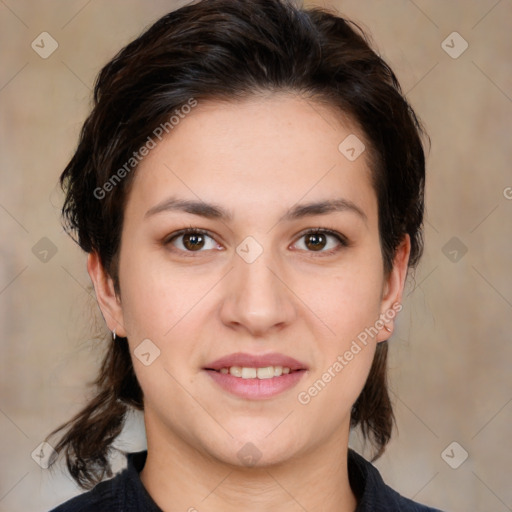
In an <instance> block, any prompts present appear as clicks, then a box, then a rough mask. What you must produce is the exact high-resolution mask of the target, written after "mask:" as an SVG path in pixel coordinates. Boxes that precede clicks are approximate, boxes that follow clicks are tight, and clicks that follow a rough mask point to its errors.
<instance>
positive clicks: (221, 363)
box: [204, 352, 308, 371]
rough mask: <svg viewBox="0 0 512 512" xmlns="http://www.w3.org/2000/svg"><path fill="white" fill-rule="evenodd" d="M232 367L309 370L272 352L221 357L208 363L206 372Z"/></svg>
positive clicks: (305, 366) (237, 353) (242, 353)
mask: <svg viewBox="0 0 512 512" xmlns="http://www.w3.org/2000/svg"><path fill="white" fill-rule="evenodd" d="M231 366H241V367H246V368H264V367H266V366H285V367H288V368H290V370H307V369H308V368H307V365H305V364H304V363H301V362H300V361H297V359H294V358H293V357H289V356H286V355H284V354H279V353H277V352H271V353H269V354H260V355H252V354H247V353H245V352H236V353H234V354H229V355H227V356H224V357H221V358H219V359H216V360H215V361H212V362H211V363H208V364H207V365H206V366H205V367H204V369H205V370H217V371H218V370H220V369H221V368H230V367H231Z"/></svg>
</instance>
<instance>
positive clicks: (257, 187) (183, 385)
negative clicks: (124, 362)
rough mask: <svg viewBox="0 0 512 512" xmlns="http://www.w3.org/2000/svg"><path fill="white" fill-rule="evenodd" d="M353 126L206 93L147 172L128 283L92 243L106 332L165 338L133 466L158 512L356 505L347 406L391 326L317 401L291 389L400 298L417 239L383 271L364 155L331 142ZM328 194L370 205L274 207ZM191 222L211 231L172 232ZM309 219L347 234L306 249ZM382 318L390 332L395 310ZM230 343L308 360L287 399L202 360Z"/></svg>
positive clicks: (280, 105) (132, 233)
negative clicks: (243, 387)
mask: <svg viewBox="0 0 512 512" xmlns="http://www.w3.org/2000/svg"><path fill="white" fill-rule="evenodd" d="M313 107H314V108H313ZM351 133H355V134H356V135H358V137H359V138H360V139H362V140H364V137H363V135H362V134H361V133H359V132H358V131H357V130H356V129H354V128H353V127H352V126H351V123H349V122H348V121H347V120H346V119H342V118H341V116H340V115H339V113H336V112H335V111H334V110H331V109H329V108H328V107H326V106H322V105H320V104H317V103H313V102H312V101H311V100H308V101H306V100H304V99H301V98H300V97H298V96H296V95H292V94H283V93H281V94H272V95H268V96H266V97H262V96H259V97H254V98H251V99H246V100H243V101H241V102H239V103H226V102H222V103H221V102H204V103H200V104H199V105H198V106H197V107H196V108H195V109H194V110H193V111H192V113H190V114H189V115H188V116H187V117H186V118H185V119H184V120H183V121H181V122H180V124H179V125H178V126H176V127H175V128H174V130H173V131H172V132H171V133H170V134H169V136H168V137H167V138H166V139H164V140H163V141H162V142H161V143H159V145H158V146H157V147H156V148H155V149H153V150H152V151H151V152H150V154H149V155H148V156H147V157H146V158H145V160H144V161H143V162H142V163H141V164H140V166H139V168H138V169H137V173H136V175H135V177H134V182H133V188H132V190H131V192H130V195H129V198H128V202H127V205H126V210H125V213H124V226H123V232H122V241H121V249H120V262H119V283H120V295H119V296H118V295H116V294H115V291H114V285H113V280H112V278H111V277H110V276H109V275H108V274H107V273H106V272H105V269H104V268H103V267H102V266H101V263H100V261H99V258H98V256H97V254H94V253H92V254H90V255H89V259H88V270H89V274H90V276H91V279H92V281H93V283H94V286H95V290H96V295H97V298H98V302H99V304H100V307H101V310H102V312H103V316H104V318H105V320H106V322H107V324H108V326H109V328H110V329H111V330H113V329H116V332H117V334H118V335H119V336H127V337H128V340H129V344H130V349H131V351H132V354H133V351H134V350H135V349H136V348H137V346H138V345H139V344H140V343H141V342H142V340H144V339H150V340H151V342H152V343H154V345H155V346H157V347H158V349H159V350H160V355H159V357H157V358H156V359H155V360H154V361H153V362H152V363H151V364H150V365H149V366H145V365H144V364H142V363H141V361H139V360H138V359H137V358H136V357H133V363H134V368H135V372H136V374H137V378H138V380H139V382H140V385H141V387H142V389H143V392H144V397H145V401H144V404H145V411H144V416H145V424H146V431H147V441H148V458H147V462H146V465H145V467H144V469H143V471H142V473H141V478H142V481H143V483H144V485H145V487H146V489H147V490H148V492H149V493H150V494H151V496H152V497H153V499H154V500H155V501H156V502H157V504H158V505H159V506H160V507H161V508H162V509H163V510H166V511H171V510H194V508H191V507H195V509H197V510H200V511H211V512H214V511H223V512H226V511H228V512H229V511H232V510H233V511H234V510H237V511H238V510H247V511H263V510H280V511H284V512H288V511H299V510H304V509H306V510H322V511H326V512H331V511H332V512H334V511H337V512H339V511H353V510H355V508H356V499H355V496H354V495H353V493H352V491H351V489H350V485H349V481H348V474H347V463H346V459H347V449H348V448H347V447H348V435H349V422H350V410H351V407H352V405H353V403H354V402H355V400H356V399H357V397H358V395H359V393H360V392H361V390H362V388H363V386H364V383H365V380H366V378H367V375H368V372H369V370H370V366H371V362H372V358H373V355H374V351H375V347H376V345H377V343H379V342H382V341H384V340H387V339H388V338H389V337H390V333H389V332H388V331H386V330H385V329H384V328H382V329H380V330H379V332H378V334H377V335H376V336H375V337H374V338H371V339H370V340H369V342H368V344H367V346H366V347H364V348H363V349H362V350H361V351H360V352H359V353H358V354H357V355H356V356H355V357H354V358H353V360H352V361H350V363H349V364H348V365H347V366H346V367H344V368H343V370H342V371H341V372H339V373H338V374H336V377H335V378H333V379H332V380H331V382H329V383H328V384H327V385H326V386H325V388H324V389H323V390H322V391H321V392H320V393H318V395H317V396H315V397H314V398H312V400H311V401H310V402H309V403H308V404H307V405H303V404H301V403H299V401H298V399H297V395H298V393H299V392H300V391H304V390H307V389H308V388H309V387H310V386H311V385H312V384H313V383H314V382H315V381H316V380H317V379H319V378H320V377H321V375H322V374H323V373H324V372H325V371H326V370H327V369H328V368H329V367H331V366H332V365H333V363H334V362H335V361H336V358H337V356H338V355H340V354H343V353H344V352H345V351H346V350H347V349H349V348H350V345H351V343H352V341H353V340H354V339H355V338H356V337H357V335H358V334H359V333H360V332H362V331H363V330H364V329H365V328H367V327H370V326H373V325H374V324H375V321H376V320H377V319H378V318H379V315H381V314H383V313H385V312H386V311H388V310H390V309H391V308H392V305H393V304H395V303H397V302H400V300H401V296H402V291H403V287H404V281H405V278H406V274H407V262H408V258H409V252H410V242H409V238H408V236H405V237H404V240H403V243H402V244H401V245H400V247H399V248H398V250H397V252H396V257H395V260H394V266H393V269H392V271H391V272H390V273H389V274H387V275H386V274H385V273H384V269H383V259H382V254H381V248H380V242H379V232H378V216H377V198H376V194H375V191H374V190H373V188H372V185H371V182H370V170H369V167H368V163H367V159H366V156H367V155H366V153H363V155H362V156H360V157H359V158H357V159H356V160H355V161H353V162H351V161H349V160H348V159H347V158H346V157H345V156H344V155H343V154H341V153H340V152H339V151H338V145H339V144H340V142H341V141H343V140H344V139H345V137H347V136H348V135H349V134H351ZM170 196H174V197H179V198H182V199H190V200H198V199H200V200H202V201H205V202H207V203H215V204H217V205H220V206H222V207H223V208H225V209H226V210H228V211H230V212H231V213H232V216H233V218H232V219H231V220H219V219H210V218H205V217H202V216H198V215H194V214H191V213H186V212H182V211H162V212H160V213H156V214H154V215H148V216H146V212H147V211H148V210H150V209H151V208H153V207H155V206H156V205H158V204H159V203H161V202H162V201H164V200H165V199H167V198H169V197H170ZM335 198H344V199H345V200H348V201H351V202H353V203H354V204H355V205H357V207H358V208H359V209H360V210H361V211H362V212H364V216H365V218H363V217H361V216H360V215H358V214H357V213H355V212H354V211H351V210H345V211H339V212H330V213H327V214H321V215H320V214H319V215H314V216H307V217H303V218H299V219H295V220H281V221H279V218H280V217H281V216H282V215H284V214H285V213H286V212H287V211H288V210H289V209H290V208H291V207H293V206H296V204H303V203H307V202H311V201H321V200H330V199H335ZM190 226H193V227H195V228H202V229H205V230H208V231H209V232H210V233H211V236H212V238H208V237H206V238H205V245H204V246H203V247H202V248H201V249H200V250H199V251H193V250H190V244H189V245H188V246H184V245H183V243H184V241H185V240H184V238H183V237H181V238H178V239H174V240H173V241H172V242H169V241H168V240H169V235H172V234H173V233H175V232H176V231H178V230H180V229H183V228H187V227H190ZM314 228H329V229H332V230H335V231H337V232H339V233H340V234H342V235H344V236H345V237H346V238H347V239H348V240H349V246H347V247H345V246H342V245H340V243H339V242H338V241H337V239H336V238H334V237H332V236H331V235H328V236H327V237H326V238H325V239H323V238H322V239H321V242H322V241H324V245H323V246H322V244H320V246H319V250H314V248H315V247H318V246H315V245H314V244H313V245H311V243H309V244H308V243H307V242H308V241H309V242H310V238H308V236H305V233H304V231H306V230H308V229H314ZM247 236H251V237H253V238H254V239H255V240H256V241H257V242H258V243H259V244H260V246H261V247H262V249H263V253H262V254H261V255H260V256H259V257H258V258H257V259H256V260H255V261H254V262H252V263H247V262H246V261H244V259H242V258H241V257H240V256H239V255H238V254H237V253H236V248H237V246H238V245H239V244H240V243H241V242H242V241H243V240H244V239H245V238H246V237H247ZM166 240H167V242H168V243H167V244H166V243H165V242H166ZM187 247H188V248H189V250H188V252H187ZM311 247H313V249H311ZM386 325H387V326H388V328H389V329H390V330H391V331H392V329H393V322H392V321H391V322H389V323H387V324H386ZM238 351H241V352H248V353H251V354H265V353H269V352H280V353H283V354H286V355H289V356H291V357H294V358H296V359H298V360H299V361H302V362H305V363H306V364H307V365H308V366H309V371H308V372H307V373H306V374H305V375H304V376H303V378H302V380H301V381H300V382H299V384H298V385H297V386H295V387H294V388H292V389H291V390H287V391H285V392H284V393H281V394H280V395H278V396H275V397H273V398H270V399H265V400H248V399H242V398H239V397H236V396H233V395H230V394H228V393H227V392H225V391H224V390H222V389H221V388H219V387H218V386H217V385H216V384H215V383H214V382H213V381H212V379H211V378H210V377H209V375H207V374H206V373H205V372H204V371H203V370H202V368H203V367H204V366H205V365H206V364H207V363H208V362H211V361H213V360H215V359H217V358H219V357H221V356H224V355H227V354H231V353H233V352H238ZM249 442H250V443H253V444H254V445H255V446H256V447H257V449H258V450H259V452H260V453H261V458H260V459H259V460H258V462H257V463H256V465H255V466H253V467H247V466H246V465H244V464H243V463H242V462H241V460H240V459H239V457H238V456H237V453H238V451H239V450H240V449H241V448H242V447H243V446H244V445H245V444H246V443H249ZM177 461H179V462H177Z"/></svg>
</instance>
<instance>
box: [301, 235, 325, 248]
mask: <svg viewBox="0 0 512 512" xmlns="http://www.w3.org/2000/svg"><path fill="white" fill-rule="evenodd" d="M305 244H306V247H307V248H308V249H310V250H312V251H321V250H322V249H323V248H324V247H325V245H326V244H327V237H326V235H325V234H324V233H310V234H309V235H306V236H305Z"/></svg>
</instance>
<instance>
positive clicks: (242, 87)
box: [52, 0, 425, 488]
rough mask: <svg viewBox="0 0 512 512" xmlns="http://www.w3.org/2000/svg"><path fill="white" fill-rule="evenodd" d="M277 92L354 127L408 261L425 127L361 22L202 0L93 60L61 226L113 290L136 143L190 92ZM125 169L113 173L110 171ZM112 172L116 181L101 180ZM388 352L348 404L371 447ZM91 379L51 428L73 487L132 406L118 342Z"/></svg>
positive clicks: (102, 470)
mask: <svg viewBox="0 0 512 512" xmlns="http://www.w3.org/2000/svg"><path fill="white" fill-rule="evenodd" d="M278 91H282V92H293V93H297V94H300V95H302V96H303V97H305V98H308V99H311V100H312V101H318V102H322V103H324V104H328V105H330V106H331V107H332V108H333V109H335V110H337V111H339V112H340V113H341V112H343V113H344V114H345V115H347V116H348V118H349V119H350V120H351V121H353V122H354V123H355V124H356V125H357V126H358V127H359V129H360V131H361V133H362V135H363V136H364V138H365V142H366V143H367V144H368V148H367V149H368V153H369V154H370V155H371V157H372V158H371V171H372V179H373V185H374V188H375V191H376V194H377V199H378V215H379V232H380V240H381V247H382V255H383V265H384V269H385V271H386V272H389V270H390V269H391V268H392V263H393V259H394V255H395V252H396V249H397V247H398V246H399V244H400V242H401V241H402V240H403V238H404V235H405V234H409V235H410V238H411V256H410V260H409V266H411V267H413V266H415V265H416V263H417V261H418V259H419V257H420V255H421V252H422V247H423V244H422V232H421V229H422V221H423V207H424V204H423V196H424V179H425V161H424V151H423V146H422V142H421V136H422V135H423V134H424V132H423V130H422V128H421V124H420V122H419V121H418V119H417V117H416V115H415V113H414V112H413V110H412V109H411V107H410V106H409V104H408V102H407V101H406V99H405V98H404V96H403V95H402V93H401V89H400V86H399V83H398V81H397V79H396V77H395V75H394V73H393V71H392V70H391V69H390V68H389V66H388V65H387V64H386V63H385V62H384V61H383V60H382V58H381V57H380V56H379V55H377V54H376V53H375V52H374V51H373V50H372V49H371V47H370V42H369V39H368V37H367V36H366V35H365V34H364V32H363V31H362V30H361V29H360V28H359V27H358V26H357V25H355V24H354V23H352V22H350V21H348V20H345V19H343V18H342V17H340V16H339V15H337V14H335V13H331V12H329V11H327V10H324V9H320V8H314V9H308V10H306V9H301V8H298V7H295V6H294V5H293V4H292V3H290V2H288V1H285V0H283V1H279V0H237V1H233V0H203V1H199V2H194V3H192V4H189V5H187V6H185V7H182V8H180V9H178V10H176V11H174V12H171V13H169V14H167V15H166V16H164V17H162V18H161V19H159V20H158V21H157V22H156V23H154V24H153V25H152V26H151V27H149V29H147V30H146V31H145V32H144V33H143V34H142V35H140V37H138V38H137V39H136V40H134V41H133V42H131V43H130V44H129V45H128V46H126V47H125V48H124V49H122V50H121V51H120V52H119V53H118V54H117V55H116V56H115V57H114V58H113V59H112V60H111V61H110V62H109V63H108V64H107V65H106V66H105V67H104V68H103V69H102V70H101V72H100V74H99V76H98V79H97V82H96V84H95V89H94V108H93V110H92V112H91V113H90V115H89V117H88V118H87V120H86V121H85V123H84V125H83V128H82V131H81V134H80V140H79V143H78V147H77V149H76V152H75V154H74V156H73V157H72V159H71V161H70V162H69V164H68V165H67V167H66V169H65V170H64V172H63V173H62V176H61V184H62V186H63V189H64V190H65V192H66V199H65V203H64V206H63V218H64V223H65V226H66V228H67V229H68V231H69V232H71V234H72V236H73V233H74V236H75V240H77V242H78V243H79V245H80V247H81V248H82V249H83V250H84V251H86V252H91V251H95V252H97V253H98V255H99V257H100V259H101V262H102V264H103V266H104V267H105V269H106V270H107V272H108V273H109V274H110V275H111V276H112V277H113V279H114V282H115V284H116V290H117V291H118V292H119V282H118V276H117V259H118V255H119V246H120V238H121V231H122V225H123V211H124V205H125V203H126V199H127V196H128V194H129V191H130V184H131V182H132V178H133V175H134V172H135V169H136V165H134V166H133V170H131V169H130V168H128V169H127V168H126V163H127V162H129V161H130V159H131V158H132V157H133V154H134V152H137V151H138V150H139V148H141V147H142V146H143V144H144V143H145V142H146V141H147V140H148V137H149V136H151V135H152V134H153V133H154V130H156V129H157V127H158V126H160V125H162V124H163V123H166V122H168V120H169V116H170V115H172V113H173V112H175V111H176V110H177V109H180V108H182V107H183V105H186V104H187V103H189V102H190V100H191V98H193V99H194V100H195V101H198V102H201V101H207V100H227V101H234V100H237V99H243V98H245V97H249V96H252V95H257V94H260V93H267V92H278ZM123 166H124V169H125V171H126V172H125V173H122V177H123V179H119V180H116V181H115V182H113V181H112V179H113V176H114V175H115V174H116V173H117V177H118V178H119V176H120V174H119V170H120V169H122V168H123ZM130 171H131V172H130ZM109 180H110V183H111V184H113V186H111V187H105V184H106V183H107V182H109ZM107 188H108V190H107ZM386 360H387V345H386V343H379V344H378V346H377V351H376V354H375V357H374V361H373V365H372V367H371V370H370V373H369V377H368V379H367V382H366V384H365V386H364V389H363V390H362V392H361V394H360V396H359V398H358V399H357V401H356V403H355V404H354V406H353V409H352V415H351V426H352V427H356V426H359V427H360V428H361V429H362V432H363V435H364V437H365V439H368V440H369V441H371V442H372V443H373V445H374V447H375V448H376V455H375V458H376V457H378V456H380V455H381V454H382V452H383V451H384V448H385V446H386V444H387V442H388V441H389V439H390V436H391V432H392V427H393V421H394V419H393V411H392V407H391V402H390V399H389V395H388V390H387V381H386V380H387V377H386ZM95 389H96V395H95V396H94V398H93V399H92V400H91V401H90V402H89V404H88V405H87V406H86V407H85V408H84V409H83V410H82V411H81V412H79V413H78V414H77V415H76V416H75V417H74V418H73V419H72V420H70V421H69V422H68V423H66V424H65V425H63V426H62V427H60V428H59V429H57V430H56V431H54V432H53V433H52V434H55V433H56V432H60V431H64V435H63V437H62V438H61V439H60V441H59V443H58V444H57V445H56V446H55V449H56V451H57V452H58V453H62V452H63V453H65V455H66V461H67V466H68V469H69V471H70V473H71V475H72V476H73V478H74V479H75V480H76V481H77V482H78V483H79V484H80V485H81V486H82V487H84V488H88V487H91V486H93V485H94V484H95V483H97V482H98V481H100V480H101V479H103V478H104V477H105V476H110V475H111V471H110V465H109V453H110V450H111V449H112V443H113V441H114V440H115V439H116V437H117V436H118V435H119V434H120V432H121V430H122V428H123V423H124V419H125V415H126V412H127V411H128V409H129V408H135V409H140V410H142V409H143V396H142V390H141V388H140V386H139V384H138V382H137V379H136V377H135V374H134V371H133V366H132V361H131V357H130V353H129V349H128V344H127V342H126V339H119V338H118V339H117V340H116V341H115V342H110V343H109V346H108V349H107V352H106V355H105V359H104V361H103V364H102V366H101V369H100V372H99V376H98V377H97V380H96V381H95Z"/></svg>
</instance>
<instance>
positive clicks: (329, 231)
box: [292, 228, 351, 256]
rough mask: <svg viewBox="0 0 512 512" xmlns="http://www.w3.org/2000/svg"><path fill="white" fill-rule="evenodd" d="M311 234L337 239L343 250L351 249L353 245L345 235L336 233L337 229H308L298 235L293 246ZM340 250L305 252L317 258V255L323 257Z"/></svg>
mask: <svg viewBox="0 0 512 512" xmlns="http://www.w3.org/2000/svg"><path fill="white" fill-rule="evenodd" d="M310 234H322V235H328V236H332V237H334V238H336V240H337V241H338V242H339V244H340V246H341V247H342V248H343V247H349V246H350V245H351V242H350V241H349V239H348V238H347V237H346V236H345V235H343V234H342V233H340V232H339V231H336V230H335V229H330V228H308V229H305V230H303V231H302V232H301V233H299V234H298V235H297V238H296V240H295V242H293V244H292V245H295V244H296V243H297V242H298V241H299V240H300V239H301V238H302V237H304V236H305V235H310ZM339 250H340V248H336V249H330V250H328V251H305V252H308V253H310V254H312V255H313V256H316V255H318V256H321V255H330V254H334V253H336V252H338V251H339Z"/></svg>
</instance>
